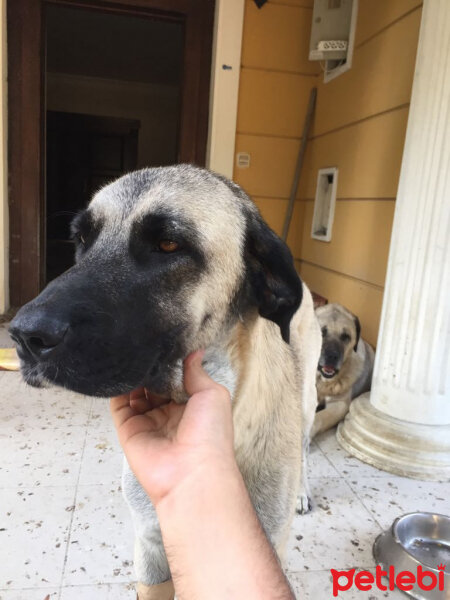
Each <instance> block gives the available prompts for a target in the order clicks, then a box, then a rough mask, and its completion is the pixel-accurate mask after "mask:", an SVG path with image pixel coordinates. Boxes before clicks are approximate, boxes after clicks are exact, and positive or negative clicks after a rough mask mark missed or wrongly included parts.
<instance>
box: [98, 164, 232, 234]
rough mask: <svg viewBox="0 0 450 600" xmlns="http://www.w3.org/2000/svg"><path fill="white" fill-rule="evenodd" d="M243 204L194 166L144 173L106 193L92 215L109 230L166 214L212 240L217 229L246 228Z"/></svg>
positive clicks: (124, 179) (110, 187)
mask: <svg viewBox="0 0 450 600" xmlns="http://www.w3.org/2000/svg"><path fill="white" fill-rule="evenodd" d="M241 203H242V200H241V199H240V198H239V197H238V196H237V195H236V194H235V193H233V189H232V187H231V186H230V185H226V184H225V183H224V182H223V181H222V180H221V179H219V178H217V177H215V176H214V175H212V174H211V173H209V172H208V171H205V170H203V169H197V168H195V167H191V166H189V165H181V166H175V167H163V168H156V169H143V170H141V171H136V172H134V173H130V174H128V175H125V176H124V177H121V178H120V179H118V180H117V181H115V182H113V183H111V184H109V185H107V186H106V187H104V188H103V189H101V190H100V191H99V192H98V193H97V194H96V195H95V196H94V198H93V200H92V202H91V204H90V206H89V210H90V212H91V214H92V215H93V218H94V219H95V220H97V219H98V220H99V221H101V222H102V223H103V224H104V225H106V227H108V226H112V224H116V225H118V226H123V225H125V224H126V223H128V224H130V223H133V222H136V221H138V220H139V219H141V218H142V217H144V216H146V215H149V214H152V213H157V214H161V213H166V214H168V215H170V216H171V217H173V218H175V219H176V217H177V216H179V217H181V218H183V220H184V221H187V222H191V223H193V224H195V223H196V224H197V225H198V226H199V227H201V229H202V231H203V232H204V233H205V234H207V232H208V230H209V229H213V230H214V229H216V227H217V223H218V222H220V223H221V226H222V227H224V228H225V229H227V227H228V228H230V227H231V228H232V229H234V230H236V229H241V228H242V223H243V220H242V210H241Z"/></svg>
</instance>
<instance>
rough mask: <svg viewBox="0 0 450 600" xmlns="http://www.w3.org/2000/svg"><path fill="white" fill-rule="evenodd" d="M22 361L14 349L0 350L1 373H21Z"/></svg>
mask: <svg viewBox="0 0 450 600" xmlns="http://www.w3.org/2000/svg"><path fill="white" fill-rule="evenodd" d="M19 370H20V360H19V357H18V356H17V352H16V351H15V349H14V348H0V371H19Z"/></svg>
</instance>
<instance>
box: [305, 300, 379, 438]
mask: <svg viewBox="0 0 450 600" xmlns="http://www.w3.org/2000/svg"><path fill="white" fill-rule="evenodd" d="M316 316H317V319H318V321H319V325H320V327H321V331H322V338H323V341H322V350H321V353H320V360H319V362H318V365H317V374H316V385H317V399H318V412H317V413H316V416H315V419H314V425H313V429H312V432H311V436H312V437H314V436H315V435H317V434H319V433H322V432H324V431H326V430H327V429H331V427H334V426H335V425H337V424H338V423H339V422H340V421H342V419H343V418H344V417H345V415H346V414H347V412H348V410H349V408H350V402H351V401H352V399H353V398H356V397H357V396H359V395H360V394H362V393H363V392H368V391H369V390H370V385H371V381H372V371H373V364H374V359H375V353H374V350H373V348H372V347H371V346H370V344H368V343H367V342H366V341H364V340H363V339H361V337H360V335H361V325H360V322H359V319H358V317H356V316H355V315H354V314H352V313H351V312H350V311H349V310H347V309H346V308H345V307H344V306H342V305H341V304H326V305H325V306H320V307H318V308H316Z"/></svg>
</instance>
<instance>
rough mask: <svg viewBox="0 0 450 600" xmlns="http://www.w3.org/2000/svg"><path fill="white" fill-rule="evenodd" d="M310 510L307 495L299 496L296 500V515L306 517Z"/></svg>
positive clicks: (309, 500)
mask: <svg viewBox="0 0 450 600" xmlns="http://www.w3.org/2000/svg"><path fill="white" fill-rule="evenodd" d="M311 509H312V504H311V498H310V497H309V496H308V494H300V495H299V497H298V498H297V508H296V512H297V514H298V515H306V513H309V511H310V510H311Z"/></svg>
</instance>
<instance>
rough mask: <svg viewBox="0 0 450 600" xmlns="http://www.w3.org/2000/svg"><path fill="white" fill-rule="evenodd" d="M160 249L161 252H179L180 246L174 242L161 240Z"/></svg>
mask: <svg viewBox="0 0 450 600" xmlns="http://www.w3.org/2000/svg"><path fill="white" fill-rule="evenodd" d="M159 249H160V250H161V252H175V251H176V250H178V244H177V242H174V241H172V240H161V241H160V242H159Z"/></svg>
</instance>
